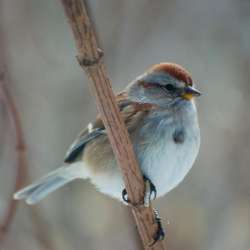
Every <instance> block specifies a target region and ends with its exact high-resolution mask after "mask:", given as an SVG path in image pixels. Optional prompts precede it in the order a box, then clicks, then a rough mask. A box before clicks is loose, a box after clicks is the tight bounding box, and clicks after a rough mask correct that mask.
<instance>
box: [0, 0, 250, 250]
mask: <svg viewBox="0 0 250 250" xmlns="http://www.w3.org/2000/svg"><path fill="white" fill-rule="evenodd" d="M89 2H90V1H89ZM1 8H2V9H1V16H0V18H1V25H2V27H3V28H4V35H5V37H4V38H5V42H6V44H7V50H6V54H7V64H8V67H9V73H10V79H11V90H12V93H13V94H14V97H15V101H16V103H17V105H18V108H19V111H20V113H21V118H22V123H23V126H24V132H25V136H26V140H27V146H28V160H29V166H30V174H31V178H32V180H35V179H36V178H38V177H40V176H41V175H43V174H45V173H47V172H48V171H49V170H52V169H55V168H56V167H58V166H60V164H61V163H62V159H63V157H64V153H65V152H66V150H67V148H68V146H69V145H70V143H71V142H72V140H73V139H74V138H75V136H76V134H77V133H78V132H79V130H80V129H81V128H83V127H84V126H86V125H87V123H88V122H89V121H91V120H93V119H94V117H95V115H96V108H95V104H94V102H93V99H92V98H91V96H90V93H89V90H88V85H87V79H86V77H85V75H84V73H83V72H82V71H81V69H80V67H79V66H78V64H77V61H76V60H75V54H76V51H75V47H74V44H73V39H72V36H71V33H70V28H69V26H68V24H67V22H66V19H65V17H64V13H63V9H62V7H61V5H60V1H57V0H54V1H51V0H43V1H39V0H22V1H19V0H3V2H2V7H1ZM90 9H91V12H92V16H93V17H94V18H95V25H96V27H97V31H98V36H99V40H100V43H101V44H102V47H103V49H104V51H105V61H106V64H107V68H108V72H109V76H110V78H111V81H112V83H113V88H114V90H115V91H119V90H121V89H123V88H124V87H125V86H126V84H127V83H128V82H129V81H131V80H132V79H133V78H134V77H136V76H137V75H138V74H140V73H142V72H143V71H144V70H145V69H146V68H148V67H149V66H150V65H152V64H154V63H158V62H162V61H172V62H176V63H179V64H181V65H183V66H185V67H186V68H187V69H188V70H189V71H190V72H191V73H192V75H193V79H194V81H195V82H196V84H197V86H198V88H199V89H200V90H201V91H202V92H203V93H204V95H203V96H202V97H201V98H200V99H199V100H198V102H197V104H198V111H199V118H200V119H199V120H200V126H201V133H202V144H201V150H200V154H199V157H198V159H197V161H196V163H195V165H194V167H193V169H192V171H191V172H190V174H188V176H187V177H186V179H185V181H184V182H183V183H182V184H181V185H180V186H179V187H178V188H176V189H175V190H173V191H172V192H170V193H169V194H168V195H167V196H165V197H164V198H162V199H160V200H158V201H156V202H155V207H157V208H158V209H159V212H160V214H161V216H162V217H163V218H164V221H163V223H164V226H165V228H167V245H168V249H172V250H182V249H183V250H191V249H192V250H196V249H197V250H198V249H202V250H222V249H227V250H239V249H240V250H248V249H249V248H250V238H249V235H250V181H249V179H250V169H249V167H250V166H249V160H250V133H249V127H250V114H249V107H250V106H249V105H250V98H249V94H250V82H249V81H250V67H249V66H250V2H249V1H247V0H245V1H244V0H241V1H236V0H220V1H216V0H211V1H199V0H176V1H167V0H156V1H149V0H137V1H133V0H127V1H117V0H105V1H100V0H99V1H98V0H93V1H91V4H90ZM0 111H1V113H0V114H1V122H0V136H1V145H0V190H1V192H0V218H2V216H3V211H4V209H5V208H6V206H7V202H8V197H9V195H10V194H11V192H12V189H13V180H14V177H15V176H14V168H15V159H12V160H11V156H12V155H13V152H14V151H13V144H12V142H13V135H12V134H11V133H10V130H8V129H7V127H6V126H7V123H6V122H5V118H6V117H5V116H6V114H5V113H4V110H3V108H2V107H1V108H0ZM5 131H8V132H5ZM38 207H39V209H40V210H41V213H42V214H41V215H42V217H43V220H44V223H45V226H46V233H47V234H48V235H49V236H50V238H51V241H52V243H53V245H54V249H61V250H63V249H65V250H66V249H84V250H109V249H110V250H115V249H119V250H126V249H131V250H133V249H136V246H135V245H136V243H135V242H136V237H135V236H134V232H135V228H134V224H133V223H131V221H132V220H131V217H130V214H129V212H128V211H127V209H126V208H125V207H124V206H122V205H121V204H120V203H118V202H116V201H114V200H112V199H110V198H108V197H105V196H103V195H101V194H99V193H98V192H97V191H96V190H95V189H94V187H93V186H92V185H91V184H89V183H88V182H87V181H86V182H82V181H76V182H74V183H72V184H70V185H68V186H66V187H64V188H63V189H61V190H60V191H58V192H56V193H54V194H52V195H51V196H49V197H48V198H47V199H45V200H44V201H42V202H41V203H40V204H39V205H38ZM35 234H36V231H35V227H34V224H33V222H32V220H31V216H30V213H29V209H28V207H27V206H26V205H25V204H24V203H22V204H20V207H19V209H18V212H17V214H16V217H15V220H14V223H13V224H12V226H11V231H10V233H9V235H8V238H7V239H6V242H5V244H4V246H3V249H8V250H9V249H19V250H22V249H27V250H29V249H32V250H36V249H43V247H42V245H41V244H40V243H39V242H38V240H37V238H36V235H35Z"/></svg>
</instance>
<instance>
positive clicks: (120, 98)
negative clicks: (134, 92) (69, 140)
mask: <svg viewBox="0 0 250 250" xmlns="http://www.w3.org/2000/svg"><path fill="white" fill-rule="evenodd" d="M116 100H117V103H118V106H119V108H120V112H121V114H122V117H123V119H124V122H125V124H126V127H127V128H128V131H129V133H132V131H133V130H135V129H136V127H138V122H140V121H141V120H142V119H143V116H145V115H146V114H147V112H148V111H149V110H151V109H152V108H154V106H153V105H151V104H142V103H137V102H132V101H131V100H129V99H128V98H127V95H126V93H125V92H123V93H120V94H118V95H117V97H116ZM91 126H92V128H91V129H86V128H85V129H84V130H83V131H82V132H81V133H80V134H79V136H78V137H77V138H76V140H75V141H74V142H73V144H72V145H71V146H70V148H69V150H68V151H67V153H66V156H65V160H64V161H65V162H66V163H72V162H74V161H75V160H77V159H79V158H81V157H82V153H83V151H84V150H85V147H86V146H87V145H88V149H87V150H88V152H89V153H88V155H89V156H90V158H93V157H91V155H92V153H91V152H90V150H89V149H90V147H89V146H90V144H91V145H92V147H94V148H95V147H98V145H99V146H101V147H102V149H100V151H99V150H97V149H96V148H95V149H94V150H92V152H93V153H96V152H101V151H104V149H103V148H104V147H103V145H102V144H103V143H104V144H105V143H109V142H108V138H107V135H106V133H105V127H104V125H103V122H102V120H101V117H100V115H98V116H97V118H96V120H95V122H94V123H92V124H91ZM93 139H95V140H93ZM108 148H110V147H108ZM108 151H109V152H108V153H113V152H112V150H111V148H110V149H109V150H108ZM94 158H96V160H100V159H97V158H98V157H97V156H96V154H95V157H94Z"/></svg>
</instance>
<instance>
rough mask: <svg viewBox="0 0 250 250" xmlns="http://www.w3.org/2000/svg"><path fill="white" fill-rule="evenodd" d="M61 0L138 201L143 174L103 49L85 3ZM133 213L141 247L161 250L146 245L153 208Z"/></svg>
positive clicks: (128, 184) (152, 227)
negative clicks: (118, 103)
mask: <svg viewBox="0 0 250 250" xmlns="http://www.w3.org/2000/svg"><path fill="white" fill-rule="evenodd" d="M61 2H62V5H63V7H64V11H65V14H66V16H67V18H68V21H69V24H70V26H71V29H72V32H73V36H74V40H75V43H76V47H77V52H78V55H77V59H78V62H79V64H80V66H81V67H82V69H83V70H84V71H85V72H86V73H87V75H88V77H89V79H90V80H91V82H92V84H90V88H91V90H92V93H93V95H94V96H95V99H96V104H97V108H98V111H99V112H100V114H101V117H102V120H103V123H104V125H105V128H106V130H107V133H108V137H109V140H110V144H111V146H112V149H113V151H114V154H115V157H116V160H117V162H118V165H119V166H120V167H121V170H122V173H123V179H124V182H125V186H126V190H127V193H128V196H129V200H130V201H131V202H132V203H133V204H141V202H142V201H143V198H144V189H145V187H144V181H143V177H142V174H141V171H140V168H139V166H138V164H137V161H136V157H135V154H134V151H133V146H132V144H131V141H130V139H129V134H128V131H127V129H126V127H125V125H124V122H123V119H122V117H121V115H120V112H119V109H118V106H117V103H116V100H115V96H114V94H113V92H112V89H111V84H110V81H109V79H108V77H107V73H106V69H105V66H104V63H103V52H102V51H101V50H100V49H99V48H98V45H97V40H96V37H95V34H94V30H93V27H92V25H91V21H90V19H89V17H88V13H87V10H86V6H85V3H84V1H82V0H61ZM132 212H133V215H134V218H135V221H136V224H137V228H138V231H139V234H140V236H141V239H142V242H143V245H144V248H145V249H147V250H149V249H150V250H151V249H152V250H164V245H163V242H157V243H156V244H155V245H154V246H151V247H149V243H150V242H152V240H153V237H154V235H155V234H156V231H157V224H156V223H155V220H154V213H153V210H152V207H151V206H150V207H149V208H146V207H140V208H135V207H133V208H132Z"/></svg>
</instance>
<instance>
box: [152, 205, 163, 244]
mask: <svg viewBox="0 0 250 250" xmlns="http://www.w3.org/2000/svg"><path fill="white" fill-rule="evenodd" d="M153 210H154V215H155V222H156V223H157V226H158V229H157V232H156V234H155V236H154V239H153V241H152V242H151V243H150V244H149V246H150V247H151V246H153V245H154V244H155V243H156V242H157V241H161V240H163V239H164V238H165V232H164V229H163V226H162V224H161V218H160V216H159V213H158V211H157V210H156V209H153Z"/></svg>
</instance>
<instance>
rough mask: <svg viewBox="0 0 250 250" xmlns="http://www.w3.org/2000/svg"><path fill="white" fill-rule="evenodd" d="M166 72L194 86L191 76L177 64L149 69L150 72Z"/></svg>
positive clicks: (165, 64)
mask: <svg viewBox="0 0 250 250" xmlns="http://www.w3.org/2000/svg"><path fill="white" fill-rule="evenodd" d="M152 71H154V72H161V71H162V72H166V73H168V74H169V75H171V76H172V77H174V78H176V79H178V80H179V81H182V82H184V83H186V84H187V85H190V86H192V85H193V80H192V77H191V74H190V73H189V72H188V71H187V70H186V69H185V68H183V67H182V66H180V65H178V64H175V63H159V64H156V65H154V66H153V67H151V68H150V69H149V72H152Z"/></svg>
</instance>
